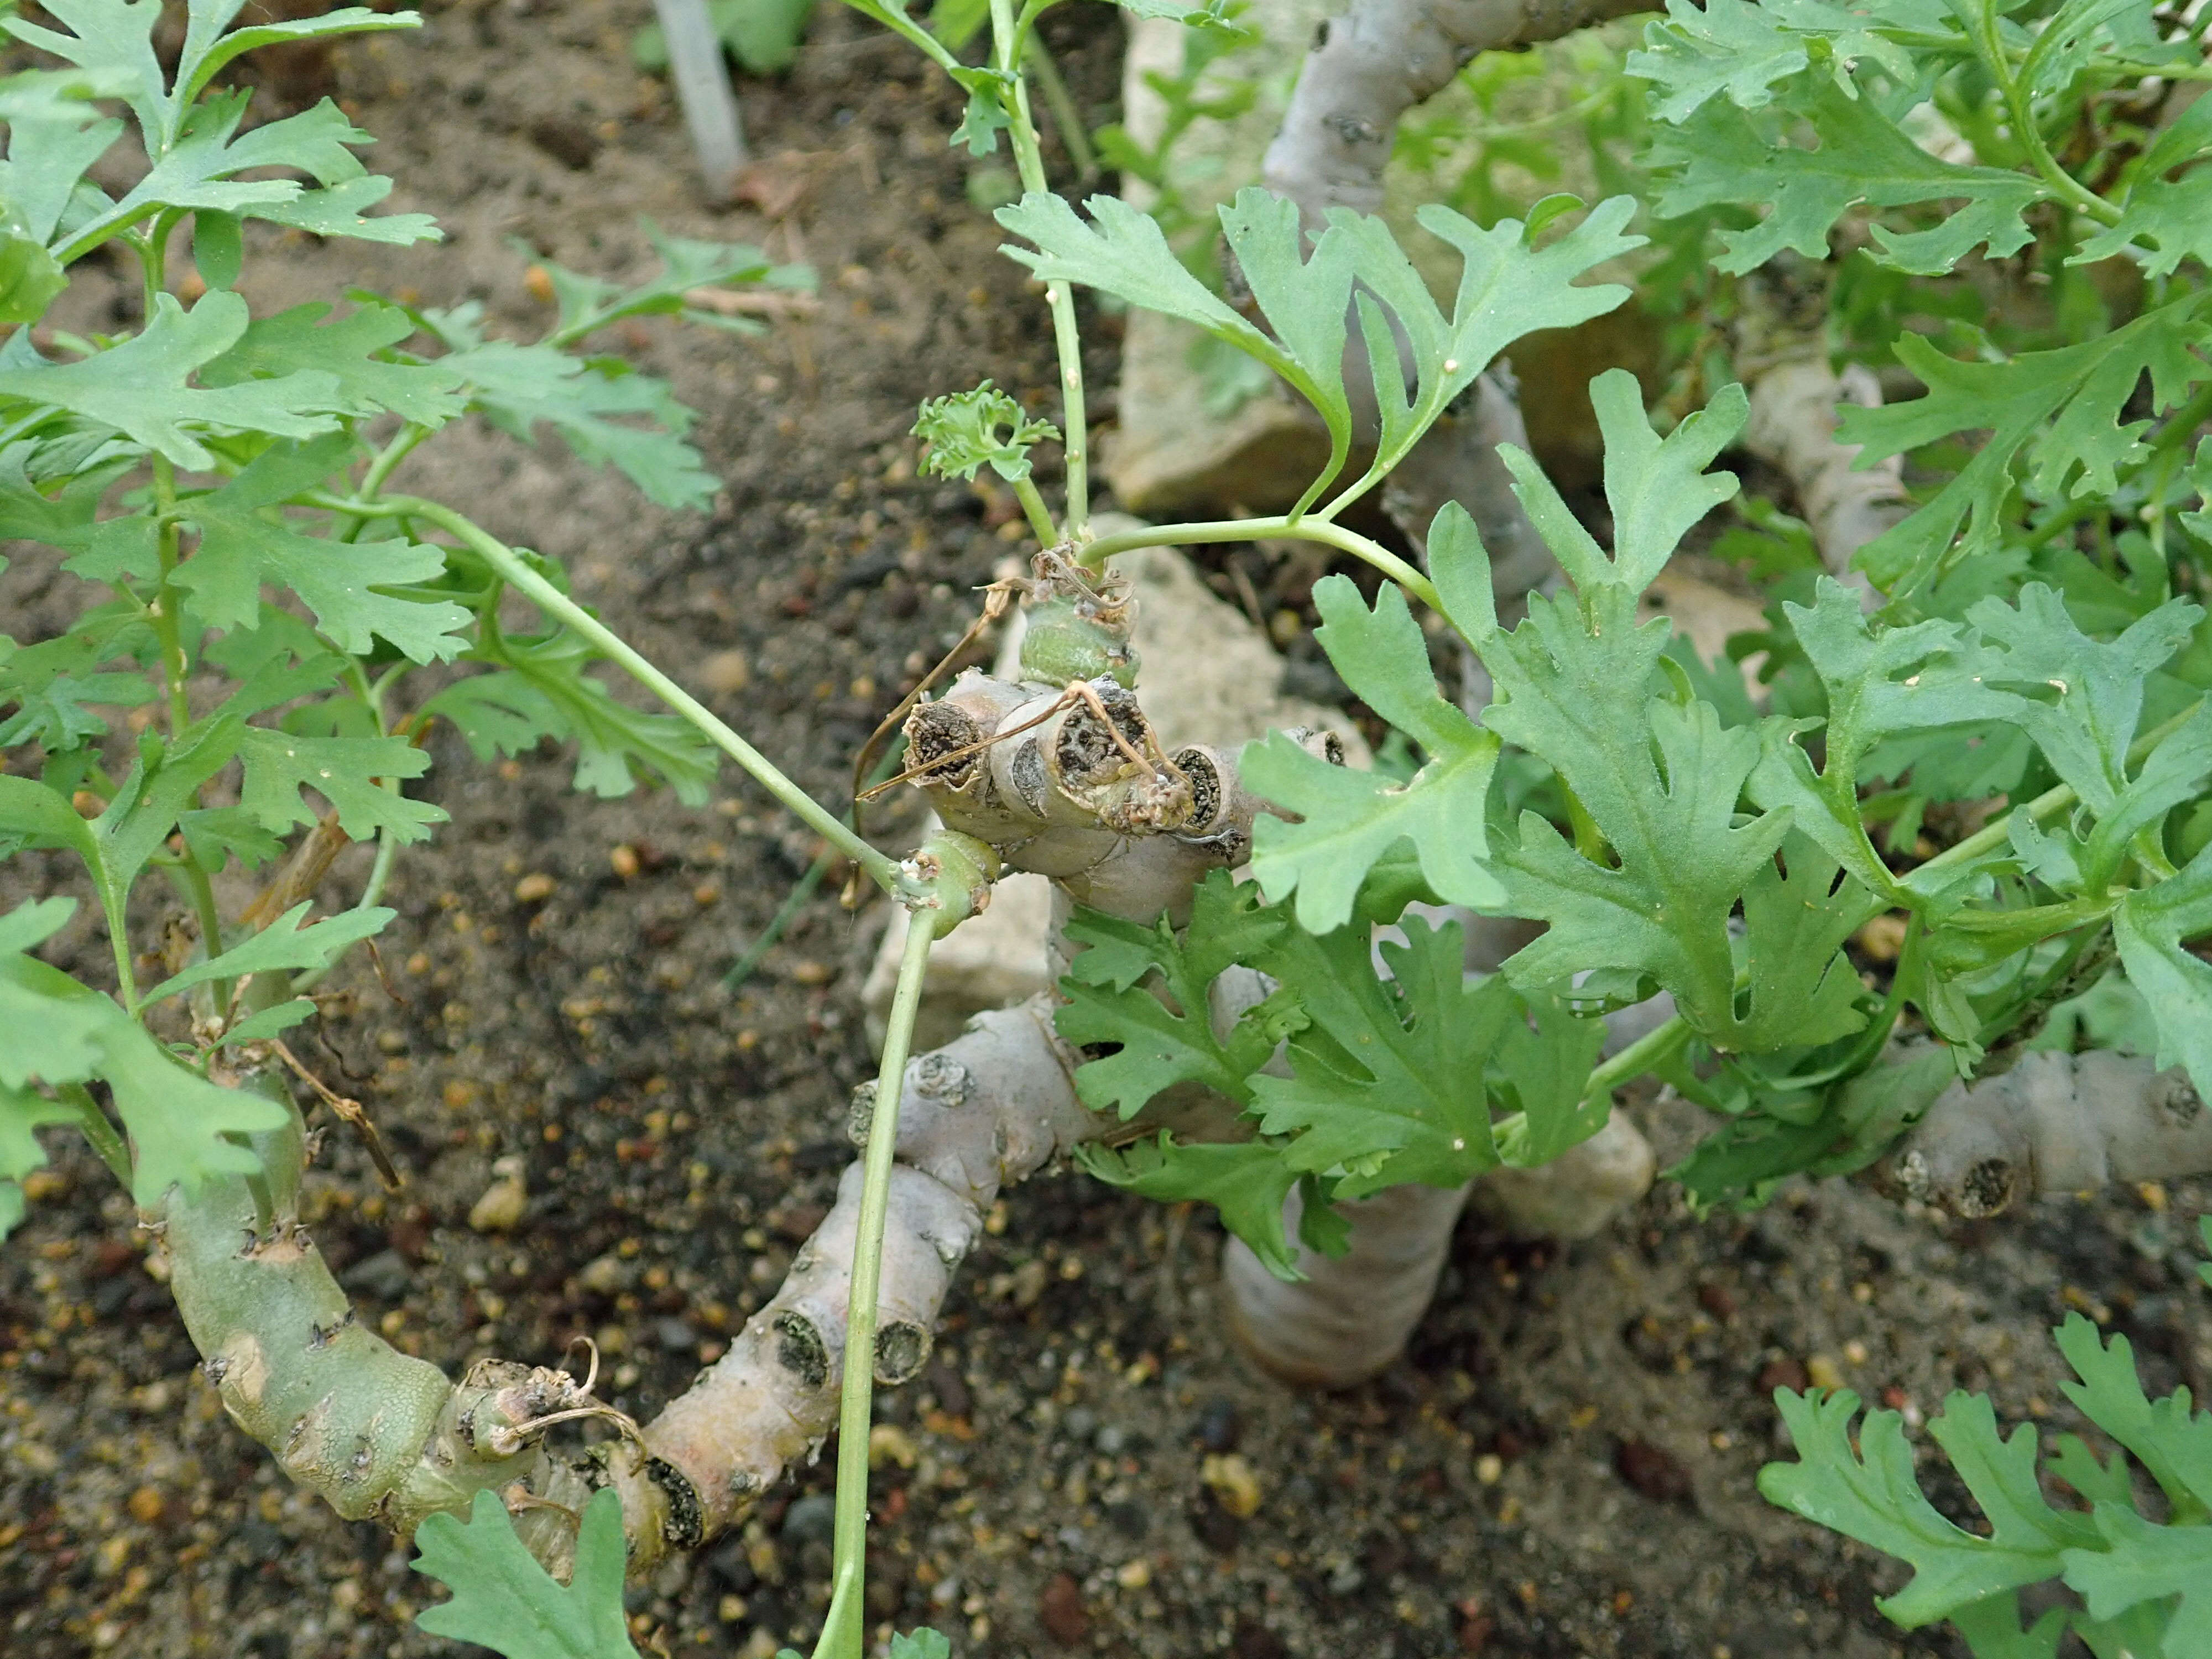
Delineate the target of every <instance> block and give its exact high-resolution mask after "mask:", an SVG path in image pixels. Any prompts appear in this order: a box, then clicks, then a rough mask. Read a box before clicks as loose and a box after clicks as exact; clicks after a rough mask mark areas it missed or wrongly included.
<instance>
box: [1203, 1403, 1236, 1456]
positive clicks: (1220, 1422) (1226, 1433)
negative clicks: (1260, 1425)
mask: <svg viewBox="0 0 2212 1659" xmlns="http://www.w3.org/2000/svg"><path fill="white" fill-rule="evenodd" d="M1242 1431H1243V1424H1241V1423H1240V1422H1239V1421H1238V1420H1237V1407H1236V1406H1235V1404H1234V1403H1233V1402H1231V1401H1227V1400H1225V1399H1223V1398H1221V1397H1220V1396H1219V1395H1215V1396H1214V1397H1213V1398H1212V1399H1211V1400H1209V1401H1206V1406H1205V1408H1204V1409H1203V1410H1202V1411H1200V1413H1199V1414H1198V1443H1199V1444H1200V1446H1202V1447H1204V1448H1205V1449H1206V1450H1207V1451H1210V1452H1231V1451H1235V1450H1236V1449H1237V1436H1238V1435H1239V1434H1240V1433H1241V1432H1242Z"/></svg>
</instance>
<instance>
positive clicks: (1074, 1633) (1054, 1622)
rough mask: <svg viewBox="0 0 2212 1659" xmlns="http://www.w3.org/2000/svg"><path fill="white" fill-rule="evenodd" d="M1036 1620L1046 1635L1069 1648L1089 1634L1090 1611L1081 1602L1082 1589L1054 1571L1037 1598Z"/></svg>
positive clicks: (1068, 1576)
mask: <svg viewBox="0 0 2212 1659" xmlns="http://www.w3.org/2000/svg"><path fill="white" fill-rule="evenodd" d="M1037 1622H1038V1623H1039V1624H1041V1625H1042V1626H1044V1628H1045V1632H1046V1634H1047V1635H1048V1636H1050V1637H1051V1638H1052V1639H1053V1640H1054V1641H1055V1642H1058V1643H1060V1644H1061V1645H1062V1646H1065V1647H1073V1646H1074V1645H1075V1644H1077V1643H1079V1642H1080V1641H1081V1640H1082V1639H1083V1638H1085V1637H1086V1636H1088V1635H1089V1634H1090V1633H1091V1614H1090V1613H1089V1612H1088V1611H1087V1610H1086V1609H1085V1607H1084V1605H1083V1591H1082V1589H1080V1588H1079V1586H1078V1585H1077V1583H1076V1582H1075V1580H1074V1578H1073V1577H1071V1576H1070V1575H1068V1574H1066V1573H1064V1572H1056V1573H1054V1575H1053V1576H1052V1582H1051V1583H1048V1584H1047V1585H1046V1586H1045V1587H1044V1593H1043V1594H1042V1595H1040V1596H1038V1597H1037Z"/></svg>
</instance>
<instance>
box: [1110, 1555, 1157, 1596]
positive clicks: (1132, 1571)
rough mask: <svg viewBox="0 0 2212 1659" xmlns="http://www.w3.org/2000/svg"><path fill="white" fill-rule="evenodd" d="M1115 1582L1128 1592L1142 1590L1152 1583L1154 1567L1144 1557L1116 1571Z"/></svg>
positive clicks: (1127, 1563) (1117, 1568)
mask: <svg viewBox="0 0 2212 1659" xmlns="http://www.w3.org/2000/svg"><path fill="white" fill-rule="evenodd" d="M1114 1582H1115V1583H1117V1584H1119V1585H1120V1586H1121V1588H1122V1589H1126V1590H1140V1589H1144V1587H1145V1586H1146V1585H1147V1584H1149V1583H1152V1565H1151V1564H1150V1563H1149V1562H1147V1561H1146V1559H1145V1558H1144V1557H1143V1556H1141V1555H1140V1556H1139V1557H1138V1558H1137V1559H1135V1560H1133V1561H1128V1562H1124V1563H1123V1564H1122V1565H1121V1566H1119V1567H1116V1568H1115V1570H1114Z"/></svg>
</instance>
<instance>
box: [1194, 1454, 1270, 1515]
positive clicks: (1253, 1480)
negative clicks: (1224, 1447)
mask: <svg viewBox="0 0 2212 1659" xmlns="http://www.w3.org/2000/svg"><path fill="white" fill-rule="evenodd" d="M1198 1478H1199V1479H1200V1480H1202V1481H1204V1482H1205V1483H1206V1486H1207V1487H1208V1489H1210V1490H1211V1491H1212V1493H1213V1496H1214V1499H1215V1501H1216V1502H1217V1503H1218V1504H1220V1505H1221V1507H1222V1508H1223V1509H1225V1510H1228V1511H1229V1513H1230V1514H1231V1515H1233V1516H1236V1517H1237V1519H1238V1520H1240V1521H1243V1520H1248V1519H1249V1518H1250V1517H1251V1516H1255V1515H1257V1514H1258V1513H1259V1512H1260V1480H1259V1477H1258V1476H1257V1475H1255V1474H1253V1473H1252V1466H1251V1465H1250V1464H1249V1463H1247V1462H1245V1461H1244V1460H1243V1458H1242V1457H1240V1456H1239V1455H1237V1454H1236V1453H1235V1452H1229V1453H1225V1454H1223V1453H1215V1454H1209V1455H1208V1456H1207V1457H1206V1461H1205V1462H1203V1463H1201V1464H1200V1465H1199V1470H1198Z"/></svg>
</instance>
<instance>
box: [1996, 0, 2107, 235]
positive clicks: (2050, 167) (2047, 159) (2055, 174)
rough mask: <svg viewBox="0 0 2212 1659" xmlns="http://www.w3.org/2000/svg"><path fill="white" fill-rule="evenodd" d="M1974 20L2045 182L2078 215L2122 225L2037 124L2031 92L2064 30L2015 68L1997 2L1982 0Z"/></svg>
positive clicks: (2017, 129) (2047, 36) (2016, 128)
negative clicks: (2060, 158)
mask: <svg viewBox="0 0 2212 1659" xmlns="http://www.w3.org/2000/svg"><path fill="white" fill-rule="evenodd" d="M1974 21H1975V27H1974V36H1975V44H1976V46H1978V48H1979V53H1980V57H1981V59H1982V63H1983V66H1984V68H1986V69H1987V70H1989V72H1990V78H1991V79H1993V80H1994V81H1996V83H1997V87H1998V89H1999V90H2000V91H2001V92H2002V93H2003V94H2004V100H2005V108H2006V110H2007V112H2008V113H2009V114H2010V115H2011V117H2012V128H2013V132H2014V134H2015V136H2016V137H2018V138H2019V139H2020V142H2021V145H2022V146H2023V147H2024V148H2025V149H2027V158H2028V160H2029V161H2031V162H2033V164H2034V166H2035V170H2036V171H2037V172H2038V173H2040V174H2042V175H2043V179H2044V182H2045V184H2047V185H2050V186H2051V189H2052V191H2055V192H2056V193H2057V195H2058V196H2059V197H2061V198H2062V199H2063V200H2064V201H2065V202H2066V203H2067V204H2069V206H2071V207H2073V208H2074V209H2075V210H2077V211H2078V212H2081V213H2086V214H2087V215H2088V216H2090V217H2091V218H2092V219H2094V220H2096V221H2097V222H2098V223H2100V224H2105V225H2112V224H2118V222H2119V220H2120V210H2119V209H2118V208H2117V207H2114V206H2113V205H2112V204H2111V203H2110V202H2108V201H2106V199H2105V198H2104V197H2101V196H2100V195H2098V194H2097V193H2096V192H2095V191H2093V190H2091V189H2089V188H2088V186H2087V185H2084V184H2083V183H2082V182H2081V180H2080V179H2076V178H2075V176H2074V175H2073V174H2072V173H2069V172H2067V171H2066V169H2065V168H2064V167H2061V166H2059V165H2058V158H2057V156H2055V155H2052V154H2051V146H2050V145H2049V144H2048V143H2045V141H2044V137H2043V129H2042V128H2041V127H2040V126H2039V125H2037V124H2036V119H2035V107H2034V100H2033V98H2032V97H2031V96H2030V95H2029V94H2028V89H2027V88H2028V82H2029V81H2030V79H2031V78H2032V77H2033V74H2034V72H2035V70H2036V68H2037V66H2038V65H2039V63H2040V62H2041V60H2042V58H2043V56H2044V54H2045V52H2046V51H2047V50H2048V49H2049V48H2050V47H2051V46H2053V45H2055V44H2056V43H2057V40H2058V39H2059V38H2060V35H2061V34H2062V33H2063V31H2059V30H2045V33H2043V35H2042V36H2041V37H2040V38H2039V40H2037V42H2036V44H2035V45H2034V46H2032V47H2031V48H2029V50H2028V54H2027V59H2026V61H2025V62H2024V63H2023V64H2021V66H2020V68H2019V69H2017V70H2015V68H2014V67H2013V64H2012V61H2011V56H2010V54H2009V53H2008V52H2006V51H2005V48H2004V42H2003V40H2002V37H2001V36H2000V35H1999V33H1998V32H1997V8H1996V3H1995V0H1982V3H1981V5H1980V6H1979V7H1978V9H1977V10H1976V15H1975V20H1974Z"/></svg>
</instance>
